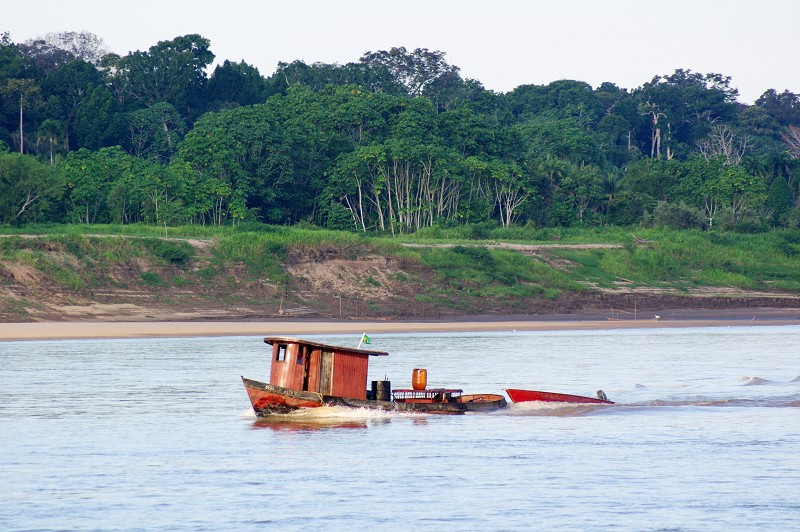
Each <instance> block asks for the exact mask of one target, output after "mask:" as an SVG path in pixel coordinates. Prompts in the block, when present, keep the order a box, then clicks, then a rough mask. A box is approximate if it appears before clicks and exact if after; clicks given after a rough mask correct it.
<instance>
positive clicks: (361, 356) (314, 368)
mask: <svg viewBox="0 0 800 532" xmlns="http://www.w3.org/2000/svg"><path fill="white" fill-rule="evenodd" d="M264 342H266V343H267V344H270V345H271V346H272V365H271V368H270V376H269V383H270V384H272V385H275V386H282V387H284V388H289V389H290V390H297V391H305V392H316V393H319V394H322V395H334V396H338V397H348V398H353V399H366V398H367V372H368V369H369V357H370V356H386V355H388V354H389V353H386V352H384V351H373V350H370V349H359V348H355V347H341V346H334V345H330V344H323V343H319V342H314V341H311V340H303V339H299V338H288V337H283V336H268V337H266V338H264Z"/></svg>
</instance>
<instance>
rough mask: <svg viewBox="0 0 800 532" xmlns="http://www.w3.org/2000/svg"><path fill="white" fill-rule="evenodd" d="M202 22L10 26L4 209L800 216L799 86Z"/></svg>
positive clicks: (448, 219)
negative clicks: (499, 80) (121, 45)
mask: <svg viewBox="0 0 800 532" xmlns="http://www.w3.org/2000/svg"><path fill="white" fill-rule="evenodd" d="M213 60H214V54H213V53H212V52H211V46H210V41H209V40H208V39H206V38H203V37H202V36H200V35H185V36H181V37H177V38H175V39H173V40H170V41H162V42H159V43H158V44H156V45H154V46H152V47H151V48H150V49H149V50H147V51H144V52H142V51H136V52H131V53H129V54H128V55H125V56H119V55H116V54H113V53H107V51H106V50H105V49H104V47H103V42H102V40H101V39H100V38H98V37H97V36H95V35H93V34H90V33H86V32H83V33H69V32H67V33H59V34H48V35H46V36H44V37H42V38H40V39H36V40H30V41H26V42H23V43H15V42H13V41H12V40H11V36H10V35H9V34H7V33H6V34H3V35H2V36H0V223H5V224H22V223H27V222H40V223H41V222H56V223H60V222H64V223H123V224H128V223H146V224H159V225H175V224H186V223H196V224H214V225H224V224H238V223H241V222H243V221H260V222H266V223H271V224H295V223H300V222H302V223H307V224H313V225H317V226H321V227H328V228H334V229H351V230H357V231H376V232H384V233H398V232H413V231H415V230H416V229H418V228H420V227H428V226H448V225H458V224H466V223H470V224H479V223H480V224H489V225H491V224H496V225H502V226H509V225H514V224H527V225H533V226H537V227H546V226H571V225H584V226H593V225H603V224H617V225H630V224H651V225H667V226H672V227H679V228H680V227H695V228H711V229H716V228H722V229H734V230H740V231H748V232H750V231H759V230H764V229H767V228H769V227H797V226H798V225H800V207H798V206H797V205H798V196H800V162H798V158H800V95H798V94H794V93H791V92H789V91H784V92H782V93H779V92H777V91H775V90H768V91H766V92H765V93H764V94H763V95H762V96H761V97H760V98H759V99H758V100H757V101H756V102H755V104H754V105H745V104H741V103H739V102H738V101H737V96H738V92H737V90H736V89H735V88H734V87H731V85H730V78H729V77H728V76H724V75H722V74H715V73H709V74H700V73H696V72H692V71H689V70H676V71H675V72H674V73H672V74H667V75H659V76H655V77H654V78H653V79H652V80H650V81H648V82H646V83H644V84H643V85H642V86H641V87H638V88H636V89H633V90H627V89H623V88H620V87H618V86H616V85H615V84H613V83H610V82H607V83H603V84H602V85H600V86H599V87H597V88H592V87H591V86H590V85H589V84H587V83H584V82H581V81H571V80H559V81H554V82H552V83H550V84H548V85H521V86H519V87H517V88H516V89H514V90H513V91H511V92H508V93H505V94H501V93H496V92H493V91H490V90H486V89H485V88H484V87H483V86H482V85H481V83H480V82H479V81H477V80H472V79H464V78H462V77H461V75H460V74H459V69H458V67H456V66H454V65H450V64H448V63H447V61H446V60H445V54H444V53H443V52H440V51H430V50H428V49H424V48H423V49H416V50H413V51H409V50H406V49H405V48H392V49H391V50H380V51H376V52H366V53H365V54H364V55H363V56H362V57H361V58H360V59H359V60H358V61H356V62H352V63H347V64H345V65H339V64H322V63H314V64H311V65H308V64H305V63H303V62H302V61H294V62H292V63H280V64H279V65H278V68H277V70H276V71H275V72H274V73H272V74H271V75H269V76H267V77H264V76H263V75H261V73H260V72H259V71H258V69H256V68H255V67H253V66H252V65H249V64H247V63H245V62H244V61H242V62H238V63H236V62H231V61H227V60H226V61H225V62H224V63H222V64H221V65H219V66H217V67H216V68H214V70H213V72H211V74H210V75H208V74H207V68H208V67H209V65H211V64H212V62H213Z"/></svg>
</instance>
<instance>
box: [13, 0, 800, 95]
mask: <svg viewBox="0 0 800 532" xmlns="http://www.w3.org/2000/svg"><path fill="white" fill-rule="evenodd" d="M4 3H5V4H6V5H5V6H3V7H2V9H0V12H2V16H3V20H0V33H2V32H4V31H8V32H9V33H10V34H11V38H12V40H13V41H14V42H22V41H24V40H27V39H30V38H35V37H37V36H43V35H44V34H46V33H49V32H62V31H81V30H86V31H89V32H92V33H94V34H96V35H97V36H99V37H101V38H102V39H103V40H104V41H105V43H106V46H107V48H108V49H109V51H112V52H116V53H118V54H120V55H125V54H127V53H128V52H129V51H133V50H147V49H148V48H149V47H151V46H153V45H154V44H156V43H157V42H158V41H163V40H170V39H173V38H175V37H177V36H180V35H186V34H189V33H198V34H200V35H202V36H203V37H206V38H208V39H210V40H211V51H212V52H213V53H214V54H215V55H216V60H215V64H216V63H221V62H223V61H224V60H225V59H229V60H231V61H241V60H244V61H246V62H247V63H249V64H251V65H254V66H256V67H257V68H258V69H259V71H260V72H261V74H262V75H264V76H269V75H270V74H272V73H273V72H274V71H275V68H276V66H277V64H278V62H279V61H286V62H291V61H294V60H295V59H301V60H303V61H305V62H307V63H314V62H317V61H319V62H323V63H340V64H344V63H348V62H351V61H357V60H358V58H359V57H360V56H361V55H362V54H363V53H364V52H365V51H368V50H369V51H376V50H388V49H389V48H391V47H393V46H405V47H406V48H407V49H408V50H413V49H414V48H428V49H430V50H441V51H443V52H445V53H446V59H447V61H448V62H449V63H450V64H452V65H456V66H458V67H459V68H460V69H461V75H462V76H463V77H465V78H473V79H477V80H478V81H480V82H481V83H482V84H483V85H484V87H486V88H487V89H491V90H495V91H498V92H508V91H510V90H512V89H514V88H515V87H517V86H519V85H523V84H537V85H541V84H547V83H550V82H551V81H555V80H559V79H573V80H580V81H585V82H587V83H589V84H591V85H592V86H593V87H597V86H598V85H600V84H601V83H602V82H604V81H610V82H612V83H616V84H617V85H619V86H620V87H624V88H628V89H633V88H636V87H639V86H641V85H642V84H643V83H645V82H647V81H649V80H651V79H652V78H653V77H654V76H656V75H660V74H671V73H672V72H673V71H674V70H675V69H677V68H683V69H689V70H692V71H695V72H700V73H702V74H705V73H709V72H716V73H721V74H724V75H726V76H731V78H732V85H733V86H734V87H736V88H737V89H739V101H741V102H743V103H752V102H753V101H754V100H756V99H757V98H758V97H759V96H760V95H761V94H762V93H763V92H764V91H766V90H767V89H771V88H772V89H775V90H777V91H778V92H783V91H784V90H789V91H791V92H794V93H800V34H799V30H800V1H798V0H665V1H659V2H654V1H646V0H641V1H637V0H528V1H524V0H482V1H477V0H405V1H395V2H385V1H381V0H360V1H355V0H328V1H324V0H283V1H273V0H263V1H246V0H227V1H216V2H211V1H209V0H194V1H193V2H185V1H172V0H160V1H155V0H139V1H138V2H135V3H134V2H117V1H114V0H106V1H88V0H73V1H72V2H64V1H63V0H58V1H56V0H37V1H35V2H18V1H14V2H11V1H9V2H4Z"/></svg>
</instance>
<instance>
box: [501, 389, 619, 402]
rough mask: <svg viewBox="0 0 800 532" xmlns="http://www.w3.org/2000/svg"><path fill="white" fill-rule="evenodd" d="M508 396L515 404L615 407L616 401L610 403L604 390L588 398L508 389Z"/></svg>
mask: <svg viewBox="0 0 800 532" xmlns="http://www.w3.org/2000/svg"><path fill="white" fill-rule="evenodd" d="M506 394H508V397H509V398H510V399H511V401H512V402H514V403H528V402H531V401H543V402H546V403H583V404H602V405H613V404H614V401H609V400H608V397H606V394H605V393H604V392H603V390H598V391H597V397H596V398H595V397H586V396H583V395H572V394H568V393H555V392H542V391H538V390H518V389H514V388H506Z"/></svg>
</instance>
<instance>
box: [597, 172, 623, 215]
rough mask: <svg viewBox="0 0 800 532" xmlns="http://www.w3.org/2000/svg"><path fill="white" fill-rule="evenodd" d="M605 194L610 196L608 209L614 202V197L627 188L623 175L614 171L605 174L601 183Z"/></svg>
mask: <svg viewBox="0 0 800 532" xmlns="http://www.w3.org/2000/svg"><path fill="white" fill-rule="evenodd" d="M600 187H601V189H602V190H603V194H605V195H606V197H608V210H609V211H610V210H611V206H612V205H613V204H614V197H615V196H616V195H617V194H619V193H620V191H622V189H623V188H625V183H623V182H622V176H621V175H620V174H619V173H617V172H614V171H611V172H609V173H607V174H606V175H604V176H603V181H602V182H601V183H600Z"/></svg>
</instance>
